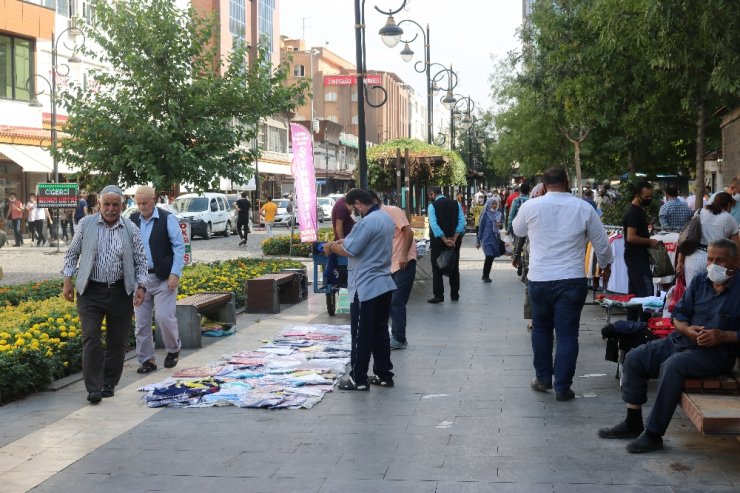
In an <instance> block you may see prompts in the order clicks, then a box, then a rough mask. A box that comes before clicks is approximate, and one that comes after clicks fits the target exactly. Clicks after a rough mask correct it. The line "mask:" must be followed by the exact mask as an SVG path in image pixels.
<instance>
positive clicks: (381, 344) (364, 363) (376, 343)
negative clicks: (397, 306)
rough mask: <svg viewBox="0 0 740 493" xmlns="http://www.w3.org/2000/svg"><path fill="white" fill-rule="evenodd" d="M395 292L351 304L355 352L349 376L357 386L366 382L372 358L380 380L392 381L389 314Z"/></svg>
mask: <svg viewBox="0 0 740 493" xmlns="http://www.w3.org/2000/svg"><path fill="white" fill-rule="evenodd" d="M392 293H393V292H392V291H388V292H387V293H383V294H381V295H380V296H376V297H375V298H371V299H369V300H366V301H362V302H361V301H360V300H359V298H358V297H357V294H355V299H354V301H353V302H352V304H351V305H350V318H351V320H352V323H351V330H352V353H351V356H350V363H351V367H352V369H351V370H350V376H351V377H352V379H353V380H354V381H355V382H357V383H358V384H362V383H366V382H367V371H368V368H369V367H370V356H371V355H372V357H373V373H374V374H375V375H377V376H378V377H380V378H384V379H388V378H393V372H392V371H391V370H392V369H393V363H391V340H390V337H389V336H388V313H389V310H390V305H391V297H392Z"/></svg>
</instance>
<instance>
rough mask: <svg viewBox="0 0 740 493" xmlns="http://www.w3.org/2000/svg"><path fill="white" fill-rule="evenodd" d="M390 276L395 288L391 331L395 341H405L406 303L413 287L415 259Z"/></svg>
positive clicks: (392, 301) (392, 300) (392, 299)
mask: <svg viewBox="0 0 740 493" xmlns="http://www.w3.org/2000/svg"><path fill="white" fill-rule="evenodd" d="M391 277H393V282H395V283H396V290H395V291H393V297H392V298H391V323H392V324H393V325H392V327H391V333H392V334H393V338H394V339H396V340H397V341H400V342H406V303H408V301H409V296H411V288H413V287H414V278H415V277H416V260H412V261H410V262H409V263H408V265H407V266H406V268H405V269H401V270H397V271H396V272H394V273H393V274H391Z"/></svg>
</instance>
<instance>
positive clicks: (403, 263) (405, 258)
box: [398, 255, 409, 270]
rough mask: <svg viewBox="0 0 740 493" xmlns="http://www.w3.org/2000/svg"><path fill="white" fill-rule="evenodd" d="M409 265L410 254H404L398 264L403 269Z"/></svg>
mask: <svg viewBox="0 0 740 493" xmlns="http://www.w3.org/2000/svg"><path fill="white" fill-rule="evenodd" d="M408 265H409V258H408V255H402V256H401V258H400V259H399V261H398V266H399V267H400V269H401V270H405V269H406V267H407V266H408Z"/></svg>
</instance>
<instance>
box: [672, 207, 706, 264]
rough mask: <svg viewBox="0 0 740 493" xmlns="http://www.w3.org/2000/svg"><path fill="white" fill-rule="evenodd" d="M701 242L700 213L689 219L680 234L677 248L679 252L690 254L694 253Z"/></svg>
mask: <svg viewBox="0 0 740 493" xmlns="http://www.w3.org/2000/svg"><path fill="white" fill-rule="evenodd" d="M700 244H701V219H699V214H696V215H695V216H694V217H692V218H691V219H689V222H687V223H686V226H684V227H683V229H682V230H681V232H680V233H679V234H678V242H677V246H676V250H677V251H678V253H680V254H683V255H685V256H689V255H691V254H692V253H694V252H695V251H696V250H697V249H698V248H699V245H700Z"/></svg>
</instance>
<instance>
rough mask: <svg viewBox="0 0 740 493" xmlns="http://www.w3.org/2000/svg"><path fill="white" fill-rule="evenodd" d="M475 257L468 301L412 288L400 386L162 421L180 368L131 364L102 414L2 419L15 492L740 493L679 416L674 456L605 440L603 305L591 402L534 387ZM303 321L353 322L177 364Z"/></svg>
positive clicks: (57, 409) (56, 406)
mask: <svg viewBox="0 0 740 493" xmlns="http://www.w3.org/2000/svg"><path fill="white" fill-rule="evenodd" d="M472 244H473V239H472V238H466V241H465V246H464V248H463V250H462V267H463V268H462V276H461V277H462V289H461V299H460V301H458V302H451V301H446V302H445V303H442V304H439V305H429V304H427V303H426V301H425V300H426V298H428V297H430V296H431V286H430V285H429V283H428V282H427V283H420V284H419V285H417V286H415V288H414V292H413V294H412V298H411V301H410V302H409V327H408V337H409V347H408V349H405V350H402V351H394V352H393V353H392V359H393V364H394V366H395V369H394V371H395V372H396V386H395V387H394V388H390V389H386V388H375V387H374V388H372V389H371V391H370V392H366V393H352V392H343V391H335V392H333V393H330V394H327V395H326V396H325V397H324V399H323V401H322V402H321V403H320V404H318V405H317V406H316V407H314V408H313V409H311V410H308V411H306V410H300V411H294V410H281V411H266V410H250V409H236V408H233V407H223V408H206V409H161V410H153V409H148V408H145V407H142V406H140V405H139V404H138V399H139V398H140V397H141V394H140V393H138V392H136V390H135V389H136V387H138V386H139V385H141V384H143V383H147V382H154V381H157V380H160V379H162V378H164V377H165V376H167V375H168V374H169V372H171V370H160V371H158V372H155V373H154V374H151V375H147V376H145V377H144V378H139V377H140V376H139V375H137V374H136V373H135V368H136V366H135V362H129V363H127V365H126V368H125V370H124V380H123V381H122V382H121V385H120V386H119V387H118V389H117V390H116V396H115V397H114V398H112V399H105V400H104V401H103V402H102V403H101V404H100V405H99V406H87V405H85V403H84V395H85V394H84V389H83V387H82V384H81V383H76V384H73V385H71V386H69V387H66V388H64V389H62V390H59V391H57V392H41V393H38V394H36V395H34V396H31V397H29V398H27V399H25V400H23V401H19V402H16V403H13V404H10V405H7V406H4V407H2V408H0V418H2V419H0V474H2V476H1V477H2V478H3V481H4V483H3V482H0V492H8V493H10V492H16V491H27V490H32V491H34V492H55V493H56V492H67V491H70V492H72V491H74V492H100V491H105V492H107V493H114V492H119V491H120V492H143V491H172V492H202V491H236V492H321V493H328V492H345V491H353V492H435V493H446V492H450V493H452V492H454V493H460V492H462V493H467V492H490V491H494V492H526V493H532V492H534V493H538V492H569V493H570V492H588V493H592V492H597V493H600V492H614V493H623V492H638V491H650V492H694V491H697V492H698V491H710V492H736V491H740V468H739V467H738V466H737V464H738V463H739V462H740V461H739V459H740V442H738V440H737V439H736V438H734V437H709V436H703V435H701V434H700V433H698V432H697V431H696V430H695V429H694V427H693V425H691V423H690V422H689V421H688V420H687V419H686V418H685V416H684V415H683V414H682V413H681V412H680V411H679V412H677V414H676V416H675V418H674V420H673V422H672V424H671V426H670V428H669V430H668V433H667V435H666V450H664V451H663V452H661V453H656V454H650V455H643V456H634V455H630V454H628V453H626V451H625V450H624V445H625V442H623V441H605V440H600V439H599V438H597V437H596V430H597V429H598V428H599V427H602V426H606V425H611V424H614V423H616V422H617V421H619V420H620V419H622V417H623V415H624V405H623V403H622V402H621V400H620V397H619V389H618V382H617V380H616V379H615V378H614V373H615V366H614V364H613V363H610V362H607V361H604V343H603V341H602V340H601V335H600V329H601V327H602V326H603V324H604V313H603V312H602V311H601V309H600V308H598V307H596V306H593V305H588V306H586V307H585V309H584V312H583V316H582V328H581V337H580V342H581V347H580V356H579V362H578V368H577V371H576V378H575V382H574V387H573V388H574V390H575V392H576V394H577V398H576V399H575V400H573V401H570V402H556V401H555V397H554V395H553V394H552V393H547V394H542V393H537V392H533V391H532V390H530V388H529V381H530V380H531V378H532V376H533V370H532V367H531V347H530V341H529V336H528V333H527V331H526V323H525V321H524V320H523V318H522V286H521V283H520V282H519V280H518V278H517V277H516V275H515V273H514V271H513V269H512V268H511V267H510V265H509V263H508V261H507V260H505V259H499V260H497V261H496V262H495V263H494V272H493V276H492V277H493V279H494V282H493V283H491V284H483V283H481V282H480V269H481V266H482V254H481V253H480V252H478V251H476V250H475V249H474V248H472ZM306 322H310V323H339V324H344V323H348V318H347V316H346V315H339V316H336V317H329V316H328V315H327V314H326V312H325V307H324V300H323V298H322V296H320V295H314V296H312V297H311V298H310V299H309V301H308V302H304V303H301V304H299V305H296V306H294V307H291V308H289V309H285V310H284V311H283V312H282V313H280V314H277V315H275V316H264V315H262V316H255V315H247V314H242V315H240V316H239V318H238V333H237V334H236V335H235V336H232V337H228V338H224V339H222V340H218V341H216V342H215V343H213V344H211V345H209V346H208V347H206V348H203V349H201V350H199V351H194V352H192V353H190V354H189V355H187V356H186V357H185V358H183V359H182V360H181V362H180V364H179V365H178V366H182V367H185V366H193V365H198V364H203V363H205V362H207V361H210V360H213V359H215V358H216V357H217V356H218V355H220V354H222V353H225V352H228V351H231V350H235V349H252V348H256V347H257V346H258V345H259V341H260V340H261V339H263V338H265V337H269V336H271V335H273V334H275V333H276V332H277V331H278V330H280V329H281V328H284V327H287V326H290V325H292V324H300V323H306ZM651 391H654V386H653V387H651ZM651 395H652V394H651ZM647 410H648V409H646V411H647Z"/></svg>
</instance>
